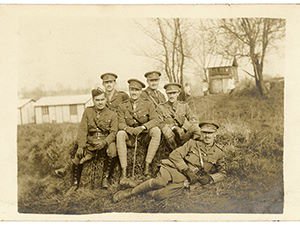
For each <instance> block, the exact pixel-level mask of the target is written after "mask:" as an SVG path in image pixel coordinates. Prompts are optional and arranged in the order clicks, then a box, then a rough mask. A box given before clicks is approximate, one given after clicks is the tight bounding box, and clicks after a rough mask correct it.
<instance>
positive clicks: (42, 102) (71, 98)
mask: <svg viewBox="0 0 300 225" xmlns="http://www.w3.org/2000/svg"><path fill="white" fill-rule="evenodd" d="M91 98H92V97H91V95H66V96H47V97H41V98H40V99H39V100H37V102H36V103H35V106H51V105H52V106H53V105H74V104H85V103H87V102H88V101H90V100H91Z"/></svg>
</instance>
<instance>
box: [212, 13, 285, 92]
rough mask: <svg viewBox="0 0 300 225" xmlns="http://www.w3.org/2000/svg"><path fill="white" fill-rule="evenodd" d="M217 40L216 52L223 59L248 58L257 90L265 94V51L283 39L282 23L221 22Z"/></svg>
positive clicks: (256, 20) (257, 20)
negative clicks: (220, 54) (223, 57)
mask: <svg viewBox="0 0 300 225" xmlns="http://www.w3.org/2000/svg"><path fill="white" fill-rule="evenodd" d="M219 29H220V34H219V37H218V41H217V42H218V44H219V46H220V48H218V50H219V52H222V53H223V54H225V55H233V56H237V57H248V58H249V59H250V62H251V64H252V68H253V74H252V73H250V72H248V75H250V76H252V77H253V78H254V79H255V84H256V87H257V88H258V90H259V93H260V94H261V95H264V94H265V93H266V88H265V86H264V82H263V81H264V76H263V68H264V61H265V58H266V55H267V52H268V50H269V49H270V48H271V47H274V46H275V45H276V41H278V40H279V39H281V38H283V37H284V35H285V20H283V19H271V18H237V19H221V20H220V21H219Z"/></svg>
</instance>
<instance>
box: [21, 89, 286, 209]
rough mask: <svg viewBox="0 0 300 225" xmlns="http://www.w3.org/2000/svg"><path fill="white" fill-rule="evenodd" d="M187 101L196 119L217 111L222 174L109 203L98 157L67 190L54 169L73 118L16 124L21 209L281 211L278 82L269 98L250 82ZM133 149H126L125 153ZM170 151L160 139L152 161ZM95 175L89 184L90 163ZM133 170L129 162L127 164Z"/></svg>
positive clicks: (71, 135)
mask: <svg viewBox="0 0 300 225" xmlns="http://www.w3.org/2000/svg"><path fill="white" fill-rule="evenodd" d="M191 107H192V108H193V109H194V110H195V111H196V113H197V115H198V116H199V119H201V120H206V119H214V120H217V121H218V122H219V123H220V124H221V125H222V126H221V128H220V132H219V136H218V141H219V143H221V144H222V145H223V146H224V149H225V151H226V154H227V156H228V157H227V160H228V178H227V180H225V181H223V182H221V183H217V184H213V185H208V186H204V187H202V186H199V185H195V186H194V187H192V188H191V190H189V191H185V192H183V193H179V194H178V196H176V197H175V198H169V199H166V200H164V201H154V200H152V199H150V198H149V197H146V196H137V197H133V198H131V199H128V200H124V201H122V202H119V203H116V204H114V203H113V202H112V195H113V193H115V192H116V191H117V190H118V176H119V171H118V170H117V171H116V173H115V175H116V178H115V179H114V181H113V184H112V186H111V187H110V188H109V189H108V190H103V189H100V188H99V185H100V178H101V166H102V163H101V160H100V161H99V162H98V164H96V165H94V164H93V163H90V164H88V165H86V166H85V168H84V171H83V178H82V186H81V188H80V189H79V190H77V191H76V192H73V191H70V189H69V188H70V174H68V175H67V176H66V177H65V178H64V179H61V178H57V177H55V175H54V169H56V168H59V167H60V166H63V165H65V163H66V162H68V161H69V150H70V149H71V148H72V146H73V143H74V139H75V137H76V129H77V125H76V124H43V125H28V126H20V127H18V209H19V212H21V213H58V214H85V213H103V212H148V213H174V212H178V213H204V212H206V213H216V212H222V213H282V211H283V199H284V191H283V131H284V127H283V115H284V112H283V86H282V85H277V86H274V87H273V88H272V89H271V91H270V94H269V96H268V97H267V98H264V99H262V98H260V97H259V96H257V94H256V92H255V91H254V89H253V88H252V87H251V86H249V87H246V88H245V89H243V90H241V91H236V92H235V93H233V94H232V95H215V96H206V97H199V98H195V99H193V100H192V102H191ZM131 155H132V151H130V152H129V158H131V157H130V156H131ZM167 155H168V152H167V151H166V150H165V149H164V148H163V147H162V148H160V150H159V151H158V153H157V155H156V157H155V160H154V163H153V164H154V165H153V168H152V169H153V174H154V173H155V171H156V164H157V163H158V162H159V160H160V159H161V158H166V157H167ZM144 157H145V151H144V148H143V147H141V145H140V147H139V148H138V157H137V158H138V159H137V161H138V166H137V174H138V175H139V174H141V173H142V165H143V160H144ZM94 167H97V171H98V172H97V174H96V175H97V179H96V183H95V186H94V188H92V186H91V179H90V178H91V171H92V169H93V168H94ZM129 170H130V171H131V168H129Z"/></svg>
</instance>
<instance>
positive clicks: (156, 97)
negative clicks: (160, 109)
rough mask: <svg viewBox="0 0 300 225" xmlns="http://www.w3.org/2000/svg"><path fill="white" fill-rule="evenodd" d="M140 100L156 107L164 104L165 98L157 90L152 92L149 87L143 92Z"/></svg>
mask: <svg viewBox="0 0 300 225" xmlns="http://www.w3.org/2000/svg"><path fill="white" fill-rule="evenodd" d="M141 98H144V99H146V100H149V101H150V102H152V103H153V104H154V106H155V107H157V106H158V105H159V104H162V103H165V102H166V97H165V96H164V94H163V93H161V92H160V91H159V90H153V89H151V88H149V87H147V88H146V89H145V90H143V92H142V94H141Z"/></svg>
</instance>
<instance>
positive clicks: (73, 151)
mask: <svg viewBox="0 0 300 225" xmlns="http://www.w3.org/2000/svg"><path fill="white" fill-rule="evenodd" d="M77 149H78V144H77V142H75V143H74V146H73V148H72V149H71V150H70V153H69V154H70V156H71V159H73V158H74V157H75V154H76V152H77ZM72 165H73V163H72V161H71V160H70V161H69V160H68V161H67V162H66V164H65V166H64V167H61V168H58V169H56V170H55V171H54V173H55V174H56V175H57V176H58V177H61V178H62V177H64V176H65V175H66V171H67V170H68V169H69V168H70V167H71V168H72Z"/></svg>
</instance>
